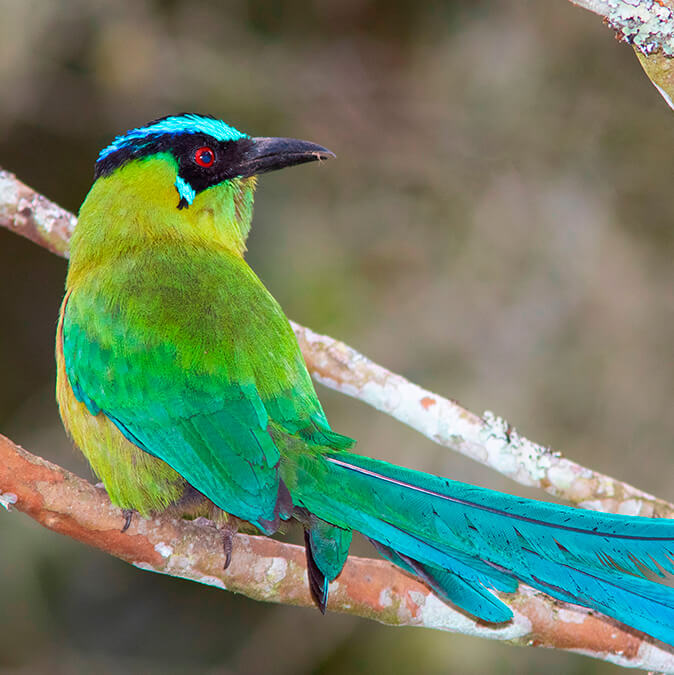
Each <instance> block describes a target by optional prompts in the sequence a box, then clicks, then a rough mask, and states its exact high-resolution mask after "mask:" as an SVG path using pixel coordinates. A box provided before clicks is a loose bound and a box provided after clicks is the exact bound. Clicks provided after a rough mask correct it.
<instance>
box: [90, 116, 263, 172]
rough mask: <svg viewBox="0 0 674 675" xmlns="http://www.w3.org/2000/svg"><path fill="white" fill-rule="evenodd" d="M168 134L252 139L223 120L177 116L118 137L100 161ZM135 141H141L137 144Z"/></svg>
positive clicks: (217, 138) (100, 155)
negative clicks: (123, 149) (144, 141)
mask: <svg viewBox="0 0 674 675" xmlns="http://www.w3.org/2000/svg"><path fill="white" fill-rule="evenodd" d="M167 134H206V135H207V136H212V137H213V138H214V139H215V140H216V141H223V142H224V141H238V140H239V139H241V138H250V136H248V135H247V134H243V133H241V132H240V131H238V130H237V129H235V128H234V127H230V126H229V124H225V123H224V122H223V121H222V120H216V119H215V118H214V117H203V116H202V115H195V114H192V113H188V114H185V115H175V116H173V117H165V118H164V119H161V120H157V121H156V122H151V123H150V124H148V125H147V126H144V127H139V128H138V129H131V131H127V132H126V133H125V134H122V135H120V136H117V138H115V140H114V141H113V142H112V143H110V145H108V147H107V148H103V150H101V152H100V153H99V155H98V161H101V160H102V159H105V158H106V157H107V156H108V155H111V154H112V153H113V152H117V151H118V150H121V149H122V148H126V147H129V146H133V145H140V146H142V145H143V143H142V141H143V140H149V139H151V138H153V137H156V136H164V135H167ZM135 141H141V142H140V143H136V142H135Z"/></svg>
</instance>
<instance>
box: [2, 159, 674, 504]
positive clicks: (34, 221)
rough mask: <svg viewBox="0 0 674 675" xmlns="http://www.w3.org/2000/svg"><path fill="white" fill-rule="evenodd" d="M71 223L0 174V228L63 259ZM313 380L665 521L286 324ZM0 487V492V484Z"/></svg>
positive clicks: (495, 462) (431, 434)
mask: <svg viewBox="0 0 674 675" xmlns="http://www.w3.org/2000/svg"><path fill="white" fill-rule="evenodd" d="M75 223H76V219H75V216H73V215H72V214H71V213H69V212H68V211H65V210H63V209H62V208H61V207H59V206H57V205H56V204H54V203H53V202H50V201H49V200H48V199H46V198H45V197H43V196H41V195H38V194H37V193H36V192H34V191H33V190H31V189H30V188H29V187H27V186H26V185H24V184H23V183H21V182H20V181H19V180H18V179H17V178H16V177H15V176H13V175H12V174H11V173H9V172H7V171H3V170H1V169H0V226H2V227H6V228H7V229H9V230H12V231H13V232H16V233H17V234H21V235H23V236H24V237H27V238H29V239H31V240H32V241H34V242H35V243H36V244H39V245H40V246H44V247H45V248H48V249H49V250H50V251H53V252H55V253H58V254H59V255H63V256H67V251H68V241H69V240H70V235H71V234H72V231H73V229H74V227H75ZM293 328H294V329H295V334H296V335H297V339H298V341H299V344H300V347H301V348H302V354H303V355H304V359H305V361H306V362H307V366H308V368H309V371H310V372H311V374H312V375H313V377H314V379H315V380H317V381H318V382H320V383H322V384H324V385H325V386H327V387H330V388H331V389H335V390H337V391H339V392H342V393H344V394H348V395H349V396H353V397H354V398H357V399H360V400H361V401H363V402H365V403H368V404H369V405H371V406H373V407H374V408H376V409H377V410H381V411H383V412H385V413H387V414H388V415H391V416H392V417H394V418H395V419H397V420H399V421H400V422H403V423H404V424H407V425H409V426H411V427H412V428H413V429H416V430H417V431H419V432H420V433H422V434H424V435H425V436H427V437H428V438H430V439H431V440H433V441H435V442H436V443H439V444H440V445H444V446H446V447H448V448H451V449H452V450H455V451H456V452H460V453H461V454H463V455H466V456H467V457H470V458H471V459H474V460H476V461H478V462H481V463H482V464H484V465H485V466H488V467H490V468H491V469H494V470H495V471H498V472H499V473H502V474H503V475H505V476H508V477H509V478H512V479H513V480H515V481H517V482H518V483H521V484H522V485H529V486H535V487H539V488H541V489H543V490H545V491H546V492H548V493H549V494H552V495H555V496H556V497H559V498H561V499H564V500H566V501H567V502H569V503H571V504H575V505H577V506H581V507H583V508H591V509H594V510H597V511H604V512H607V513H623V514H627V515H640V516H661V517H673V516H674V505H672V504H670V503H669V502H666V501H664V500H662V499H657V498H656V497H654V496H653V495H650V494H648V493H647V492H643V491H642V490H639V489H637V488H635V487H633V486H631V485H628V484H627V483H623V482H621V481H619V480H616V479H615V478H612V477H610V476H606V475H604V474H602V473H597V472H595V471H592V470H591V469H588V468H586V467H583V466H581V465H580V464H577V463H576V462H572V461H571V460H568V459H565V458H564V457H562V456H561V454H560V453H558V452H554V451H552V450H550V449H549V448H546V447H544V446H542V445H538V444H536V443H533V442H532V441H529V440H527V439H526V438H524V437H523V436H520V434H519V433H518V432H517V431H516V430H515V429H514V428H513V427H512V426H511V425H510V424H508V422H506V421H505V420H504V419H502V418H501V417H497V416H495V415H494V414H493V413H490V412H485V413H484V414H483V416H482V417H479V416H478V415H476V414H475V413H472V412H470V411H469V410H466V409H465V408H462V407H461V406H460V405H459V404H458V403H456V402H455V401H451V400H449V399H447V398H443V397H442V396H439V395H438V394H435V393H433V392H430V391H427V390H426V389H422V388H421V387H419V386H417V385H416V384H413V383H412V382H409V381H408V380H406V379H405V378H403V377H402V376H400V375H396V374H395V373H392V372H390V371H388V370H386V369H385V368H383V367H382V366H379V365H377V364H376V363H373V362H372V361H370V360H369V359H368V358H366V357H365V356H363V355H362V354H359V353H358V352H357V351H356V350H355V349H353V348H351V347H349V346H348V345H346V344H344V343H342V342H339V341H337V340H334V339H333V338H331V337H327V336H325V335H318V334H317V333H314V332H313V331H311V330H310V329H309V328H304V327H302V326H300V325H298V324H295V323H294V324H293ZM0 487H1V486H0Z"/></svg>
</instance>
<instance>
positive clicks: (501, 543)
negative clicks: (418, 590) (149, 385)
mask: <svg viewBox="0 0 674 675" xmlns="http://www.w3.org/2000/svg"><path fill="white" fill-rule="evenodd" d="M296 468H297V472H298V473H297V481H296V485H295V486H293V489H292V490H291V491H292V492H293V500H294V501H295V503H296V504H301V505H302V506H304V507H305V508H307V509H308V510H309V511H310V512H311V513H313V514H316V515H317V516H318V517H319V518H322V519H324V520H325V521H328V522H330V523H333V524H335V525H337V526H339V527H348V528H353V529H355V530H359V531H360V532H362V533H363V534H364V535H365V536H366V537H368V538H369V539H371V540H372V541H373V542H376V546H377V548H378V550H379V551H380V553H381V554H382V555H383V556H384V557H386V558H388V559H389V560H391V561H392V562H394V563H395V564H397V565H399V566H400V567H402V568H403V569H405V570H407V571H408V572H412V573H414V574H417V575H418V576H420V577H421V578H423V579H424V580H425V581H426V582H427V583H428V584H429V586H431V587H432V588H433V589H434V590H436V592H438V593H439V594H440V595H441V597H444V598H445V599H447V600H450V601H451V602H453V603H454V604H456V605H458V606H460V607H462V608H463V609H465V610H466V611H468V612H470V613H472V614H474V615H475V616H478V617H479V618H482V619H484V620H487V621H503V620H506V619H508V618H510V616H512V614H511V612H510V610H509V609H508V608H507V607H506V606H505V605H504V604H503V603H501V601H500V600H499V599H498V598H496V597H495V596H493V595H492V594H491V593H490V589H496V590H502V591H513V590H515V589H516V586H517V582H516V579H519V580H520V581H524V582H525V583H527V584H529V585H531V586H533V587H535V588H538V589H540V590H543V591H544V592H546V593H548V594H549V595H551V596H553V597H555V598H558V599H561V600H564V601H568V602H573V603H577V604H579V605H583V606H585V607H589V608H593V609H596V610H599V611H601V612H603V613H605V614H607V615H609V616H612V617H614V618H616V619H618V620H619V621H622V622H624V623H626V624H628V625H631V626H633V627H634V628H637V629H639V630H642V631H645V632H647V633H649V634H650V635H652V636H654V637H656V638H658V639H660V640H663V641H665V642H668V643H670V644H674V588H672V587H669V586H666V585H663V584H660V583H658V582H655V581H653V580H651V579H650V578H648V577H647V576H645V575H644V570H648V571H650V572H653V573H655V574H658V575H662V573H663V572H665V573H669V574H671V573H674V521H670V520H665V519H652V518H637V517H629V516H620V515H614V514H602V513H595V512H590V511H584V510H581V509H576V508H572V507H567V506H559V505H556V504H551V503H547V502H538V501H533V500H530V499H524V498H519V497H514V496H512V495H507V494H503V493H499V492H494V491H492V490H487V489H485V488H480V487H476V486H473V485H468V484H465V483H459V482H456V481H451V480H448V479H444V478H439V477H437V476H431V475H428V474H423V473H420V472H417V471H412V470H410V469H404V468H401V467H397V466H394V465H391V464H387V463H385V462H379V461H377V460H373V459H369V458H366V457H361V456H358V455H354V454H351V453H348V452H335V453H332V454H328V455H324V456H323V459H322V462H321V466H320V467H317V458H316V457H313V458H310V457H308V456H304V457H303V458H299V461H298V464H297V465H296Z"/></svg>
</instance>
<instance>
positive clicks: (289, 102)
mask: <svg viewBox="0 0 674 675" xmlns="http://www.w3.org/2000/svg"><path fill="white" fill-rule="evenodd" d="M0 92H1V93H0V165H2V166H4V167H5V168H8V169H10V170H12V171H14V172H16V173H17V174H18V175H19V176H20V177H21V178H22V179H23V180H25V181H26V182H28V183H29V184H31V185H32V186H34V187H36V188H37V189H39V190H41V191H43V192H44V193H45V194H46V195H48V196H49V197H51V198H52V199H54V200H56V201H58V202H59V203H61V204H62V205H63V206H65V207H68V208H70V209H76V208H77V206H78V204H79V203H80V202H81V200H82V198H83V197H84V195H85V194H86V191H87V189H88V187H89V184H90V181H91V176H92V167H93V161H94V158H95V156H96V153H97V152H98V150H99V149H100V147H102V146H103V145H104V144H106V143H108V142H109V140H110V139H111V138H112V136H114V135H115V134H116V133H118V132H120V131H123V130H125V129H127V128H129V127H131V126H136V125H138V124H141V123H144V122H146V121H148V120H150V119H152V118H154V117H158V116H160V115H164V114H167V113H173V112H180V111H183V110H191V111H199V112H205V113H211V114H214V115H216V116H219V117H222V118H224V119H225V120H227V121H228V122H230V123H232V124H234V125H235V126H238V127H239V128H241V129H242V130H244V131H247V132H249V133H252V134H255V135H281V136H297V137H300V138H307V139H310V140H314V141H317V142H319V143H321V144H323V145H325V146H327V147H329V148H331V149H332V150H334V151H335V152H336V153H337V155H338V159H337V160H336V161H331V162H329V163H325V164H323V165H322V166H315V165H314V166H305V167H299V168H296V169H293V170H289V171H286V172H280V173H278V174H272V175H269V176H265V177H263V179H262V180H261V187H260V190H259V192H258V201H257V209H256V217H255V221H254V222H255V225H254V230H253V234H252V237H251V240H250V254H249V260H250V262H251V264H252V265H253V266H254V268H255V269H256V271H257V272H258V274H259V275H260V276H261V277H262V278H263V280H264V281H265V283H266V284H267V285H268V286H269V288H270V289H271V290H272V292H273V293H274V294H275V295H276V297H277V298H278V299H279V301H280V302H281V304H282V305H283V306H284V308H285V309H286V312H287V314H288V315H289V316H290V317H292V318H294V319H296V320H297V321H300V322H301V323H304V324H305V325H308V326H310V327H312V328H313V329H315V330H317V331H320V332H326V333H329V334H331V335H333V336H335V337H338V338H340V339H343V340H345V341H346V342H348V343H349V344H351V345H353V346H354V347H357V348H358V349H360V350H361V351H363V352H364V353H366V354H367V355H368V356H370V357H371V358H373V359H374V360H376V361H378V362H380V363H382V364H383V365H385V366H387V367H389V368H391V369H392V370H394V371H397V372H401V373H403V374H404V375H406V376H407V377H409V378H411V379H412V380H414V381H416V382H418V383H419V384H422V385H423V386H425V387H428V388H430V389H433V390H436V391H438V392H439V393H442V394H445V395H448V396H450V397H452V398H456V399H459V400H460V401H461V402H462V403H463V404H464V405H466V406H467V407H469V408H471V409H473V410H475V411H476V412H481V411H483V410H485V409H490V410H493V411H495V412H497V413H498V414H500V415H503V416H505V417H507V418H508V419H509V421H510V422H512V423H513V424H515V425H516V426H517V427H518V428H519V429H520V430H521V431H522V432H523V433H524V434H526V435H527V436H529V437H530V438H532V439H534V440H537V441H539V442H541V443H547V444H550V445H552V446H553V447H555V448H558V449H560V450H563V451H564V453H565V454H567V455H568V456H569V457H571V458H573V459H575V460H577V461H580V462H583V463H586V464H588V465H591V466H592V467H593V468H595V469H598V470H601V471H604V472H607V473H610V474H612V475H615V476H617V477H619V478H622V479H626V480H628V481H630V482H632V483H633V484H636V485H637V486H639V487H641V488H643V489H646V490H649V491H652V492H654V493H656V494H658V495H659V496H661V497H664V498H669V499H672V498H673V497H674V478H673V477H672V471H671V465H670V457H671V452H672V449H671V448H672V439H673V438H674V415H672V406H671V401H672V400H673V399H674V362H673V360H672V343H673V342H674V340H673V338H674V294H673V293H672V288H673V281H674V267H673V266H672V253H673V251H674V236H673V234H672V233H673V232H674V230H673V229H672V222H673V221H674V218H673V216H674V199H673V197H672V176H673V171H672V167H673V165H674V152H673V148H674V130H673V129H674V127H673V126H672V112H671V111H670V110H669V109H668V108H667V107H666V105H665V104H664V102H663V100H662V99H661V98H660V96H659V95H658V94H657V92H656V91H655V89H654V88H653V86H652V85H651V84H650V83H649V82H648V80H647V79H646V77H645V76H644V75H643V73H642V72H641V69H640V67H639V65H638V63H637V61H636V59H635V58H634V56H633V54H632V53H631V50H630V48H629V47H627V46H624V45H620V44H618V43H616V42H615V41H614V39H613V37H612V33H611V32H610V31H609V30H607V29H606V28H605V27H604V26H602V24H601V21H600V20H599V19H597V18H596V17H595V16H593V15H590V14H588V13H586V12H583V11H581V10H579V9H576V8H574V7H573V6H572V5H571V4H570V3H567V2H565V1H564V0H556V2H546V3H541V2H534V1H533V0H530V1H526V0H508V1H506V0H502V1H498V2H489V3H488V2H467V1H466V2H450V3H442V2H438V1H435V0H431V1H428V2H411V1H410V0H397V1H392V0H389V1H387V2H385V1H384V0H369V1H368V0H313V1H312V2H284V3H270V2H264V1H263V0H251V1H249V2H244V1H243V0H242V1H238V2H228V3H216V2H183V1H178V0H174V1H172V2H171V1H165V2H149V1H147V0H144V1H141V2H134V1H132V0H125V1H123V2H122V1H118V2H114V3H113V2H103V1H99V2H87V1H85V0H62V1H61V2H49V3H44V2H39V1H38V0H32V1H28V0H10V1H9V2H8V3H4V5H3V9H2V20H0ZM65 269H66V264H65V261H63V260H60V259H58V258H56V257H54V256H52V255H50V254H48V253H47V252H45V251H43V250H40V249H38V248H37V247H36V246H34V245H32V244H30V243H29V242H27V241H23V240H20V239H19V238H18V237H15V236H13V235H12V234H10V233H9V232H6V231H0V326H1V328H0V381H1V382H2V386H1V387H0V430H2V432H4V433H6V434H8V435H9V436H10V437H12V438H13V439H14V440H16V441H17V442H20V443H22V444H24V445H25V446H26V447H27V448H29V449H31V450H33V451H36V452H38V453H41V454H43V455H44V456H46V457H48V458H49V459H53V460H54V461H57V462H59V463H62V464H65V465H67V466H69V467H71V468H72V469H73V470H75V471H77V472H78V473H80V474H81V475H85V476H90V473H89V470H88V469H87V468H86V466H85V465H84V463H83V462H82V461H81V459H80V458H79V456H78V455H76V454H75V453H74V452H73V451H72V449H71V447H70V444H69V443H68V441H67V440H66V439H65V436H64V433H63V431H62V429H61V427H60V425H59V422H58V418H57V413H56V408H55V404H54V401H53V393H52V391H53V385H54V382H53V378H54V368H53V355H52V351H53V346H52V343H53V332H54V327H55V319H56V314H57V311H58V304H59V301H60V296H61V292H62V287H63V279H64V274H65ZM319 394H320V395H321V398H322V400H323V401H324V404H325V407H326V409H327V412H328V415H329V417H330V419H331V421H332V424H333V426H334V427H335V428H336V429H337V430H339V431H341V432H343V433H346V434H349V435H352V436H354V437H356V438H358V439H359V441H360V443H359V448H360V450H361V451H362V452H365V453H368V454H373V455H376V456H379V457H385V458H387V459H390V460H393V461H396V462H400V463H404V464H407V465H412V466H415V467H419V468H425V469H427V470H431V471H434V472H437V473H441V474H444V475H448V476H451V477H454V478H458V479H461V480H466V481H470V482H476V483H479V484H482V485H488V486H490V487H496V488H500V489H504V490H510V491H517V492H520V493H523V492H522V490H521V489H519V488H518V487H517V486H515V485H514V484H512V483H510V482H508V481H506V480H505V479H502V478H500V477H498V476H495V475H493V474H492V473H491V472H488V471H487V470H485V469H484V468H483V467H481V466H478V465H476V464H473V463H471V462H469V461H467V460H464V459H462V458H459V457H456V456H454V454H453V453H451V452H449V451H448V450H445V449H442V448H439V447H437V446H435V445H433V444H432V443H430V442H429V441H426V440H424V439H422V438H420V437H418V435H416V434H415V433H413V432H411V431H409V430H407V429H406V428H404V427H402V426H401V425H400V424H398V423H396V422H394V421H392V420H390V419H388V418H386V417H385V416H383V415H381V414H379V413H376V412H374V411H373V410H371V409H369V408H367V407H365V406H363V405H361V404H359V403H357V402H354V401H351V400H349V399H346V398H345V397H342V396H339V395H337V394H334V393H332V392H328V391H327V390H325V389H320V390H319ZM527 494H536V493H533V492H528V493H527ZM295 534H296V533H294V532H290V533H289V536H291V537H292V536H294V535H295ZM368 550H369V549H368V548H367V547H366V546H365V545H364V544H362V543H361V544H359V545H358V551H359V552H362V553H366V552H367V551H368ZM0 569H1V570H2V574H1V575H0V599H1V600H0V672H3V673H4V672H8V673H43V672H44V673H47V672H48V673H68V674H70V673H80V672H81V673H89V672H92V671H93V670H95V671H96V672H99V673H111V674H112V673H118V672H119V673H122V672H125V673H128V672H142V673H162V674H167V673H193V672H208V673H245V672H254V673H260V672H273V673H289V674H295V673H320V674H321V675H328V674H330V675H332V674H337V673H347V672H348V673H374V672H395V673H402V674H405V673H410V674H412V673H415V674H416V673H448V672H456V673H485V672H494V673H537V672H540V671H541V670H542V669H543V668H547V669H549V670H550V672H564V673H608V672H612V671H614V670H615V668H614V667H613V666H609V665H607V664H600V663H597V662H594V661H591V660H589V659H586V658H584V657H581V656H576V655H570V654H561V653H559V654H558V653H553V652H547V651H540V650H539V651H534V650H523V649H517V648H513V647H509V646H504V645H498V644H492V643H486V642H483V641H478V640H476V639H470V638H465V637H461V636H454V635H449V634H443V633H437V632H431V631H421V630H414V629H404V630H403V629H392V628H386V627H383V626H380V625H378V624H374V623H371V622H366V621H359V620H353V619H350V618H345V617H341V616H337V615H328V616H327V617H325V618H321V617H320V616H319V615H318V614H317V613H316V612H315V611H310V610H299V609H294V608H286V607H275V606H265V605H261V604H257V603H255V602H253V601H250V600H246V599H243V598H238V597H233V596H231V595H229V594H227V593H223V592H221V591H217V590H214V589H211V588H205V587H200V586H196V585H194V584H189V583H187V582H180V581H177V580H173V579H166V578H162V577H158V576H153V575H150V574H146V573H141V572H140V571H137V570H135V569H133V568H132V567H130V566H127V565H125V564H123V563H121V562H119V561H117V560H113V559H110V558H107V557H106V556H104V555H102V554H101V553H99V552H95V551H90V550H88V549H86V548H84V547H83V546H82V545H80V544H77V543H75V542H72V541H67V540H65V539H62V538H59V537H57V536H56V535H54V534H51V533H49V532H47V531H44V530H42V529H40V528H38V527H37V526H35V525H33V524H32V523H31V522H29V521H28V519H27V518H25V517H22V516H20V515H18V514H15V515H11V514H10V515H7V514H5V513H4V512H3V513H0Z"/></svg>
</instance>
